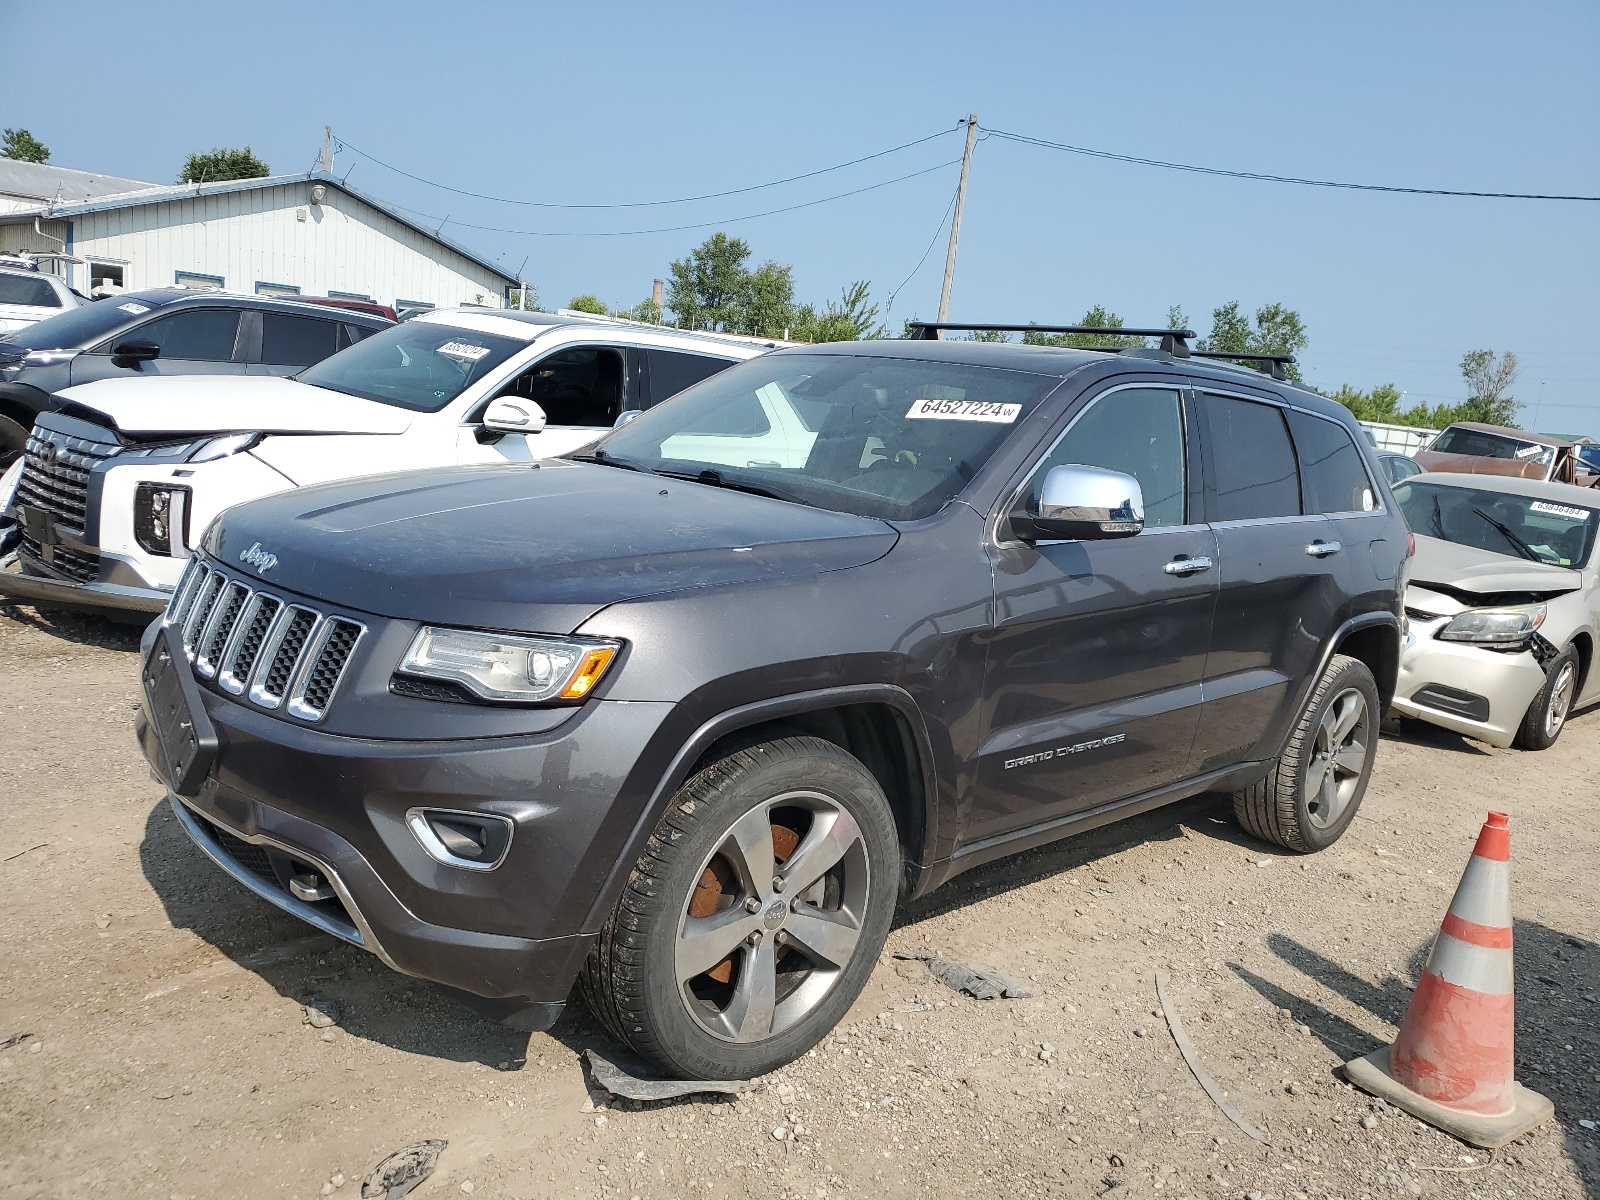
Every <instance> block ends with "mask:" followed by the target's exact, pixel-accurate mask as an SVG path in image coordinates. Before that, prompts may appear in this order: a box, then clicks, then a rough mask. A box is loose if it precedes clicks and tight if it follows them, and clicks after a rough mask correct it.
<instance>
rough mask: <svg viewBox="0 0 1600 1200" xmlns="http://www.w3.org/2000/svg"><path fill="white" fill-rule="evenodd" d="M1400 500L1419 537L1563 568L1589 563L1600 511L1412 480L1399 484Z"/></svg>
mask: <svg viewBox="0 0 1600 1200" xmlns="http://www.w3.org/2000/svg"><path fill="white" fill-rule="evenodd" d="M1394 498H1395V499H1396V500H1397V501H1399V502H1400V511H1401V512H1403V513H1404V514H1405V518H1406V523H1407V524H1408V525H1410V526H1411V529H1412V532H1414V533H1424V534H1427V535H1428V536H1429V537H1436V538H1442V539H1443V540H1444V541H1447V542H1455V543H1457V544H1458V545H1462V546H1475V547H1477V548H1478V549H1479V550H1489V551H1492V552H1494V553H1495V554H1504V555H1508V556H1509V557H1511V558H1525V559H1528V560H1530V561H1533V562H1542V563H1549V564H1551V565H1552V566H1557V567H1582V566H1584V565H1585V564H1586V563H1587V562H1588V561H1589V554H1590V552H1591V551H1592V550H1593V549H1594V540H1595V527H1596V524H1597V521H1596V516H1597V512H1600V510H1596V509H1594V508H1590V507H1587V506H1585V505H1577V504H1567V503H1565V502H1558V501H1554V500H1542V499H1540V498H1539V497H1537V496H1512V495H1508V494H1506V493H1505V492H1495V491H1490V490H1488V489H1486V488H1464V487H1451V486H1449V485H1446V484H1438V483H1422V482H1419V481H1417V480H1412V479H1408V480H1406V481H1405V482H1404V483H1400V484H1396V485H1395V488H1394Z"/></svg>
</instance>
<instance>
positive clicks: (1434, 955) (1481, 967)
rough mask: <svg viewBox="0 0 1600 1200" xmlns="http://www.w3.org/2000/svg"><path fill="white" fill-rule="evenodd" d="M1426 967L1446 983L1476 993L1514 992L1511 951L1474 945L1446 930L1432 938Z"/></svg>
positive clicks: (1498, 993) (1505, 994)
mask: <svg viewBox="0 0 1600 1200" xmlns="http://www.w3.org/2000/svg"><path fill="white" fill-rule="evenodd" d="M1427 969H1428V970H1429V971H1432V972H1433V973H1434V974H1435V975H1437V976H1438V977H1439V978H1440V979H1442V980H1444V981H1445V982H1446V983H1453V984H1455V985H1456V986H1457V987H1464V988H1470V989H1472V990H1473V991H1475V992H1486V993H1488V994H1490V995H1494V996H1509V995H1511V993H1512V991H1513V988H1512V983H1511V977H1512V973H1511V951H1509V950H1490V949H1488V948H1486V947H1483V946H1474V945H1473V944H1472V943H1471V942H1463V941H1462V940H1461V939H1460V938H1453V937H1451V936H1450V935H1449V934H1448V933H1440V934H1439V936H1438V937H1437V938H1436V939H1435V940H1434V943H1433V950H1432V952H1431V953H1429V955H1428V966H1427Z"/></svg>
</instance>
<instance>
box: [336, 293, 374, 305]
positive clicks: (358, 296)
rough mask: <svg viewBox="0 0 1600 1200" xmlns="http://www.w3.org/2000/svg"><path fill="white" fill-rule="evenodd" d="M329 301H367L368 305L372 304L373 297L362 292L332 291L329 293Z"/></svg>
mask: <svg viewBox="0 0 1600 1200" xmlns="http://www.w3.org/2000/svg"><path fill="white" fill-rule="evenodd" d="M328 299H330V300H365V301H366V302H367V303H368V304H371V303H372V297H371V296H367V295H364V294H362V293H361V292H334V291H330V292H329V293H328Z"/></svg>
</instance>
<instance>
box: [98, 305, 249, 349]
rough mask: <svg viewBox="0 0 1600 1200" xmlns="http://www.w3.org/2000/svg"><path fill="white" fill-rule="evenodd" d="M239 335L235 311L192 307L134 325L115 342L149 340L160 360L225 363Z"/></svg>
mask: <svg viewBox="0 0 1600 1200" xmlns="http://www.w3.org/2000/svg"><path fill="white" fill-rule="evenodd" d="M238 332H239V310H238V309H235V308H191V309H187V310H185V311H184V312H176V313H173V314H172V315H171V316H168V317H157V318H156V319H155V320H154V321H150V322H148V323H146V324H144V325H139V326H135V327H134V328H133V329H129V330H127V331H125V332H124V333H122V334H121V335H120V336H119V337H118V338H117V339H116V340H117V341H119V342H120V341H123V340H124V339H127V340H139V339H144V340H148V341H152V342H154V343H155V344H156V345H158V346H160V347H161V357H162V358H188V359H196V360H198V361H200V362H227V361H229V360H230V359H231V358H233V339H234V335H235V334H237V333H238Z"/></svg>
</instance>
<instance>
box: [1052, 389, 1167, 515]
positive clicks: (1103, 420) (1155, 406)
mask: <svg viewBox="0 0 1600 1200" xmlns="http://www.w3.org/2000/svg"><path fill="white" fill-rule="evenodd" d="M1072 465H1077V466H1085V467H1105V468H1106V469H1107V470H1111V471H1121V472H1122V473H1123V474H1125V475H1132V476H1133V477H1134V478H1135V479H1137V480H1138V481H1139V489H1140V490H1141V491H1142V492H1143V493H1144V523H1145V527H1146V528H1152V529H1158V528H1161V527H1162V526H1172V525H1182V524H1183V523H1184V495H1185V492H1186V490H1187V489H1186V488H1185V485H1184V479H1185V471H1184V452H1183V405H1182V403H1181V402H1180V400H1179V398H1178V393H1177V392H1174V391H1168V390H1167V389H1165V388H1127V389H1124V390H1122V391H1117V392H1112V393H1111V394H1110V395H1108V396H1103V397H1101V398H1100V399H1099V400H1096V401H1095V402H1094V403H1093V404H1092V405H1090V407H1089V408H1088V410H1087V411H1085V412H1084V413H1083V415H1082V416H1080V417H1079V418H1078V419H1077V420H1076V421H1075V422H1074V423H1073V425H1072V428H1070V429H1068V430H1067V432H1066V434H1065V435H1064V436H1063V437H1062V439H1061V440H1060V441H1059V442H1057V443H1056V444H1055V448H1054V449H1052V450H1051V451H1050V453H1049V454H1047V455H1046V456H1045V458H1044V461H1043V462H1041V463H1040V464H1039V466H1038V468H1037V469H1036V470H1035V471H1034V473H1033V477H1032V478H1031V479H1029V480H1028V489H1027V493H1026V496H1025V498H1024V500H1023V504H1024V511H1026V512H1028V513H1030V514H1033V513H1037V512H1038V511H1039V491H1040V489H1041V488H1042V487H1043V486H1044V477H1045V476H1046V475H1048V474H1049V473H1050V469H1051V468H1052V467H1062V466H1072Z"/></svg>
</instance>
